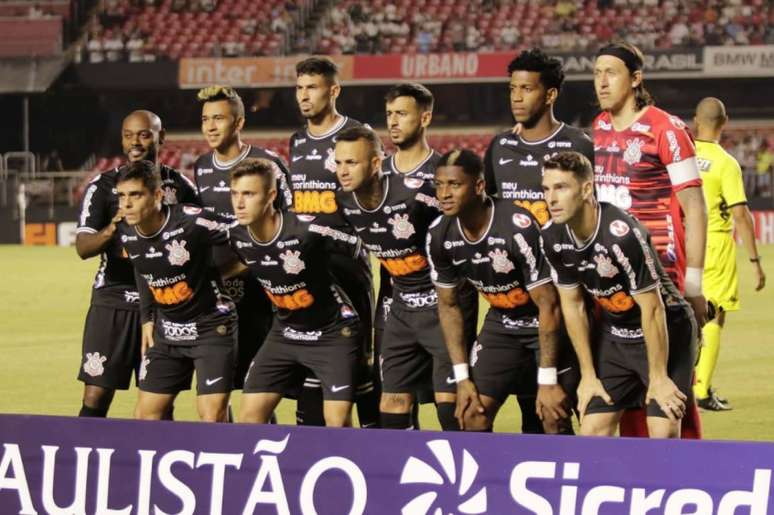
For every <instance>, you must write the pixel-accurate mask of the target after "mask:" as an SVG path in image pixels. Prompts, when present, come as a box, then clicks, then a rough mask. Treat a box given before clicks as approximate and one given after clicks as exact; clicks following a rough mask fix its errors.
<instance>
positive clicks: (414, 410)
mask: <svg viewBox="0 0 774 515" xmlns="http://www.w3.org/2000/svg"><path fill="white" fill-rule="evenodd" d="M411 423H412V424H413V425H414V429H416V430H417V431H419V430H420V429H422V428H421V427H420V426H419V402H415V403H414V404H413V405H412V406H411Z"/></svg>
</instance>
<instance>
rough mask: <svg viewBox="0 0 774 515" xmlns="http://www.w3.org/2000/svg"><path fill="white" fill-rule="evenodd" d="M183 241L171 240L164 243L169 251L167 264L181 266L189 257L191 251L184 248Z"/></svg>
mask: <svg viewBox="0 0 774 515" xmlns="http://www.w3.org/2000/svg"><path fill="white" fill-rule="evenodd" d="M185 244H186V242H185V241H182V242H180V241H177V240H172V243H169V244H167V245H166V247H165V248H166V249H167V250H168V251H169V256H168V259H169V264H170V265H172V266H183V265H184V264H186V263H187V262H188V260H189V259H191V253H190V252H188V251H187V250H185Z"/></svg>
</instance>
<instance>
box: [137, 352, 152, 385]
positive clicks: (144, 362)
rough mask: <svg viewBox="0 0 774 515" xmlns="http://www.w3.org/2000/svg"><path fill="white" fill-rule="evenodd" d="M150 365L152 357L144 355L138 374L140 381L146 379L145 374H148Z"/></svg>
mask: <svg viewBox="0 0 774 515" xmlns="http://www.w3.org/2000/svg"><path fill="white" fill-rule="evenodd" d="M148 365H150V359H148V358H146V357H144V356H143V358H142V362H141V363H140V372H139V373H138V374H137V379H138V380H139V381H145V376H147V375H148Z"/></svg>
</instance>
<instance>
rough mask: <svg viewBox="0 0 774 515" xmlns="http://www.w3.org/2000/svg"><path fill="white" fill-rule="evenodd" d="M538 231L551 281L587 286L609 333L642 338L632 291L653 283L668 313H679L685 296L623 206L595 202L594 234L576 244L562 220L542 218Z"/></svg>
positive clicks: (647, 236)
mask: <svg viewBox="0 0 774 515" xmlns="http://www.w3.org/2000/svg"><path fill="white" fill-rule="evenodd" d="M542 237H543V250H544V252H545V256H546V258H547V260H548V261H549V263H550V264H551V267H552V268H553V270H554V274H555V276H554V282H555V283H556V285H557V286H558V287H559V288H576V287H579V286H582V287H583V288H584V289H585V290H586V291H587V292H589V294H591V296H592V297H593V298H594V299H595V300H596V302H597V303H598V304H599V305H600V307H601V308H602V309H601V312H602V325H603V328H604V330H605V331H607V332H608V333H610V335H611V336H612V337H613V338H614V339H616V340H618V341H638V342H642V341H643V333H642V320H641V315H640V308H639V306H638V305H637V303H636V302H635V301H634V299H633V298H632V295H636V294H638V293H643V292H646V291H650V290H656V289H657V291H659V293H660V294H661V296H662V299H663V301H664V304H665V305H666V306H667V313H668V314H669V315H670V316H673V315H679V316H682V315H685V312H686V309H687V304H686V301H685V300H684V299H683V298H682V297H681V296H680V293H679V292H678V291H677V288H675V286H674V284H673V283H672V281H671V280H670V279H669V276H668V275H666V273H665V272H664V269H663V268H662V266H661V262H660V260H659V259H658V254H657V253H656V252H655V251H654V250H653V246H652V244H651V242H650V234H649V233H648V231H647V229H645V227H644V226H643V225H642V224H641V223H640V222H639V221H638V220H637V219H636V218H634V217H632V216H630V215H629V214H628V213H626V211H623V210H622V209H619V208H617V207H615V206H614V205H612V204H608V203H606V202H600V203H599V209H598V217H597V227H596V230H595V231H594V235H593V236H592V238H591V239H590V240H589V241H588V242H585V243H582V244H581V243H579V242H578V241H577V239H576V238H575V236H574V235H573V234H572V231H571V230H570V228H569V227H568V226H567V224H554V223H548V224H547V225H546V226H544V227H543V230H542Z"/></svg>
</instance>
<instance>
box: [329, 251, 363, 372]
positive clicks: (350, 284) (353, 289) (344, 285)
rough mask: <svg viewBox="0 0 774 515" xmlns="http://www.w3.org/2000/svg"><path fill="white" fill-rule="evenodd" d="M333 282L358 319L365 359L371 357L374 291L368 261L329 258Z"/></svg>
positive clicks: (341, 256) (338, 255)
mask: <svg viewBox="0 0 774 515" xmlns="http://www.w3.org/2000/svg"><path fill="white" fill-rule="evenodd" d="M329 259H330V271H331V274H332V275H333V280H334V281H335V282H336V284H338V285H339V286H341V289H342V290H344V293H345V294H346V295H347V297H348V298H349V300H350V301H351V302H352V307H353V308H355V311H356V312H357V315H358V317H359V318H360V326H361V330H360V342H361V347H362V353H363V355H364V356H366V359H372V356H373V342H372V334H373V324H374V290H373V279H372V278H371V267H370V265H369V263H368V261H366V260H364V259H361V258H352V257H350V256H344V255H341V254H332V255H331V256H330V258H329Z"/></svg>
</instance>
